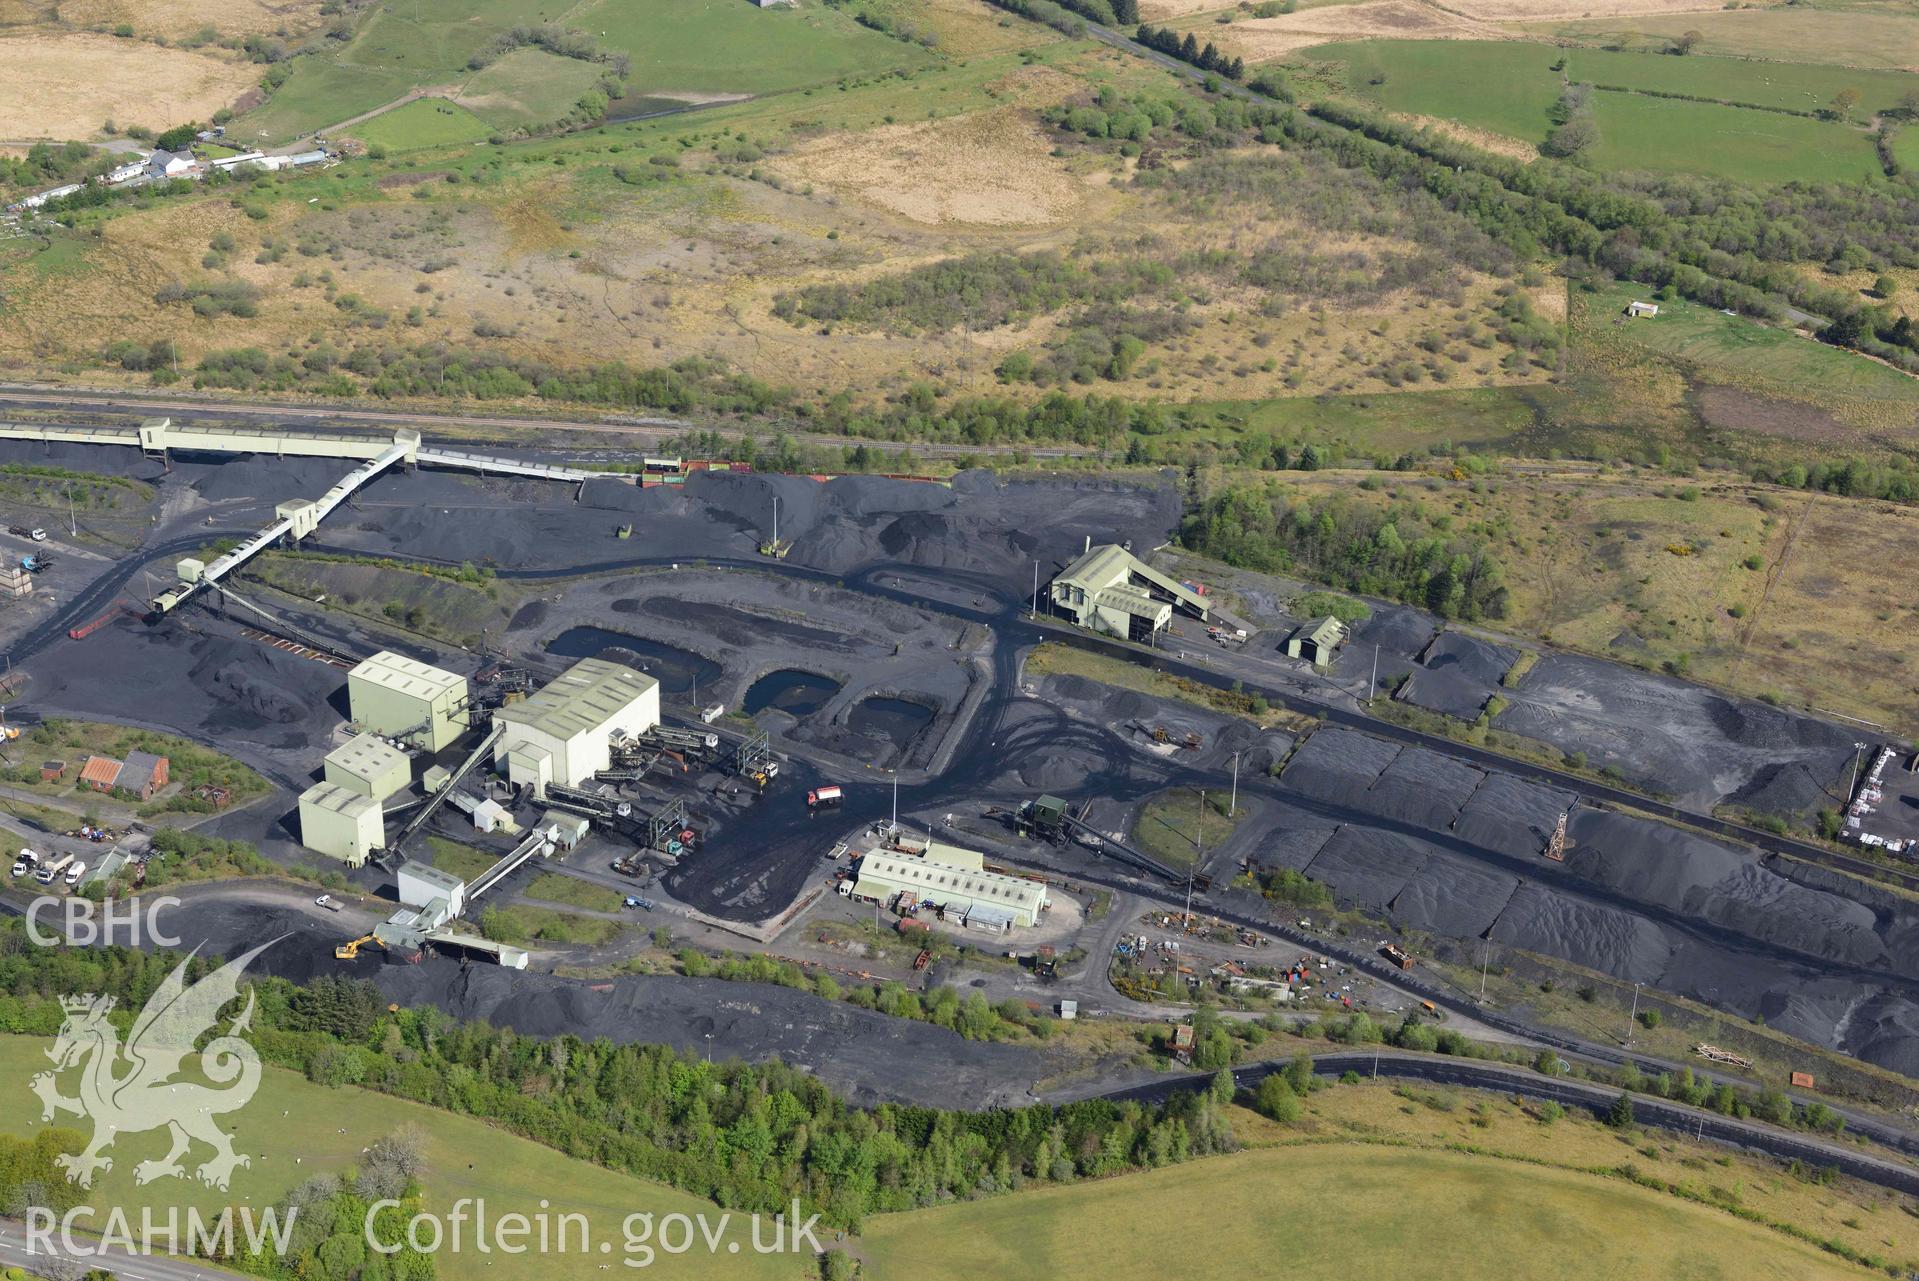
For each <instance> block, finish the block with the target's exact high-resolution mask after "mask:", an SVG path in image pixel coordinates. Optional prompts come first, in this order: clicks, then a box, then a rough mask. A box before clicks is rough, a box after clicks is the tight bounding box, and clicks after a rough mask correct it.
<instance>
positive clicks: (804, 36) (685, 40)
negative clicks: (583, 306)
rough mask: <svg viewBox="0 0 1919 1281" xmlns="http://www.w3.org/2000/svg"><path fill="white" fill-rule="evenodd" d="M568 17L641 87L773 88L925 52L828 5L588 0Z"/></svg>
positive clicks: (915, 62)
mask: <svg viewBox="0 0 1919 1281" xmlns="http://www.w3.org/2000/svg"><path fill="white" fill-rule="evenodd" d="M571 20H572V21H573V22H574V23H575V24H576V25H578V26H580V27H582V28H584V29H586V30H590V31H600V32H604V33H605V34H604V35H603V36H602V37H601V39H602V42H603V43H604V44H605V45H606V46H607V47H609V48H613V49H620V50H623V51H625V52H626V53H627V54H628V55H629V56H630V57H631V58H632V59H633V74H632V76H631V77H630V78H629V79H630V82H631V84H632V86H633V88H634V90H635V91H636V92H640V93H663V92H674V93H693V94H724V93H750V94H765V93H777V92H779V91H781V90H784V89H796V88H800V87H803V86H806V85H817V84H827V83H830V82H832V81H834V80H838V79H839V78H841V77H842V76H852V75H862V74H867V73H871V72H876V71H883V70H889V69H892V68H895V67H905V68H911V67H922V66H926V65H927V64H929V63H930V62H931V61H932V55H930V54H928V53H926V52H924V51H923V50H920V49H917V48H915V47H913V46H911V45H907V44H904V43H902V42H900V41H898V40H894V39H891V38H890V37H887V36H883V35H881V34H880V33H879V32H877V31H869V30H868V29H866V28H865V27H862V26H860V25H859V24H858V23H856V22H854V21H853V19H852V17H851V16H850V15H848V14H847V13H844V12H842V11H840V10H837V9H830V8H827V7H825V6H824V5H821V6H817V7H815V6H806V7H801V8H788V7H778V8H773V9H757V8H755V7H754V6H752V5H750V4H738V3H733V0H588V2H587V3H586V4H584V5H582V6H581V7H580V8H579V9H577V10H575V11H574V13H573V16H572V19H571Z"/></svg>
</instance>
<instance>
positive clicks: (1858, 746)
mask: <svg viewBox="0 0 1919 1281" xmlns="http://www.w3.org/2000/svg"><path fill="white" fill-rule="evenodd" d="M1865 754H1866V744H1864V743H1854V744H1853V745H1852V786H1851V787H1849V788H1847V789H1846V804H1848V805H1850V804H1852V798H1853V797H1855V796H1857V795H1858V794H1859V762H1860V760H1861V759H1862V758H1863V757H1864V756H1865Z"/></svg>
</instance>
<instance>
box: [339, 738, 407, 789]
mask: <svg viewBox="0 0 1919 1281" xmlns="http://www.w3.org/2000/svg"><path fill="white" fill-rule="evenodd" d="M325 771H326V774H325V777H326V781H327V782H329V783H333V784H335V785H337V786H339V787H344V788H346V789H347V790H348V791H353V792H358V793H359V794H360V795H362V796H370V797H372V798H373V799H374V800H376V801H384V800H386V798H387V797H389V796H391V795H393V794H394V793H395V792H397V791H399V790H400V789H402V788H404V787H405V786H406V785H407V784H409V783H411V782H412V781H413V762H412V761H411V760H410V759H408V757H407V754H406V753H405V752H403V751H401V750H400V749H399V748H397V747H395V746H393V745H392V744H391V743H388V742H387V741H386V740H385V739H383V738H380V737H379V736H377V735H374V734H355V735H354V736H353V737H352V738H350V739H348V740H347V741H346V742H345V743H343V744H341V745H340V746H339V747H336V748H334V749H333V750H332V751H331V752H328V753H327V757H326V761H325Z"/></svg>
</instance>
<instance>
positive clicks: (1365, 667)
mask: <svg viewBox="0 0 1919 1281" xmlns="http://www.w3.org/2000/svg"><path fill="white" fill-rule="evenodd" d="M1372 611H1373V612H1372V615H1371V617H1369V618H1367V619H1366V620H1365V621H1363V622H1361V623H1358V624H1356V625H1355V626H1354V627H1353V631H1352V638H1351V640H1349V641H1348V642H1347V645H1346V648H1345V650H1344V651H1343V652H1342V653H1341V654H1340V656H1339V661H1338V662H1337V663H1335V664H1334V667H1333V670H1334V671H1336V672H1338V673H1339V674H1340V675H1341V676H1347V677H1357V678H1358V679H1360V680H1365V679H1366V678H1367V676H1368V675H1369V674H1370V673H1371V672H1372V670H1373V656H1374V651H1375V650H1377V651H1378V657H1379V679H1380V682H1381V684H1385V683H1386V682H1388V681H1392V680H1397V679H1398V678H1399V677H1401V676H1403V675H1405V674H1406V673H1407V672H1410V671H1412V670H1413V669H1414V668H1415V667H1417V666H1418V665H1419V656H1420V654H1421V653H1423V652H1424V651H1425V649H1426V646H1427V645H1428V644H1430V643H1431V641H1432V639H1433V634H1434V633H1435V632H1437V631H1438V630H1439V624H1438V622H1437V621H1436V620H1435V619H1434V618H1433V616H1432V615H1431V614H1427V613H1423V612H1421V611H1419V610H1417V609H1408V608H1407V607H1405V606H1404V605H1385V604H1374V605H1373V606H1372Z"/></svg>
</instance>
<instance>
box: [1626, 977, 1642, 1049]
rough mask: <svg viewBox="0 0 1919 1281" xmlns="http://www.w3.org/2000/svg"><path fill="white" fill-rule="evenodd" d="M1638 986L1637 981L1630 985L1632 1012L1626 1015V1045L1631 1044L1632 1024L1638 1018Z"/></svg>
mask: <svg viewBox="0 0 1919 1281" xmlns="http://www.w3.org/2000/svg"><path fill="white" fill-rule="evenodd" d="M1639 988H1640V985H1639V984H1637V983H1635V984H1633V985H1632V1013H1630V1014H1628V1015H1627V1016H1626V1045H1627V1046H1628V1047H1630V1046H1631V1045H1632V1025H1633V1024H1634V1023H1635V1022H1637V1021H1638V1019H1639Z"/></svg>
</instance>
